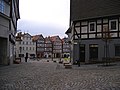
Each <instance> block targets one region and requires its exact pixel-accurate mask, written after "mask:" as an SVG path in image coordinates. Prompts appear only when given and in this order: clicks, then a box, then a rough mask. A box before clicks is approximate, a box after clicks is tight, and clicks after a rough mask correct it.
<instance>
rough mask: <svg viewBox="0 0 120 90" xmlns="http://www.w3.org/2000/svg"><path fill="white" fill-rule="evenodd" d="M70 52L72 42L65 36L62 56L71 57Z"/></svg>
mask: <svg viewBox="0 0 120 90" xmlns="http://www.w3.org/2000/svg"><path fill="white" fill-rule="evenodd" d="M70 52H71V49H70V43H69V41H68V38H66V37H65V38H63V39H62V57H65V56H67V57H69V56H70Z"/></svg>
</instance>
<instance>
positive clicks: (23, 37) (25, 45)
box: [16, 32, 36, 58]
mask: <svg viewBox="0 0 120 90" xmlns="http://www.w3.org/2000/svg"><path fill="white" fill-rule="evenodd" d="M26 53H28V57H29V58H33V57H36V43H35V42H33V40H32V36H31V35H30V34H29V33H24V34H22V33H21V32H20V33H18V34H17V36H16V58H19V57H22V58H25V56H26Z"/></svg>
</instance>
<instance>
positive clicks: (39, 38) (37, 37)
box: [32, 34, 44, 41]
mask: <svg viewBox="0 0 120 90" xmlns="http://www.w3.org/2000/svg"><path fill="white" fill-rule="evenodd" d="M32 40H33V41H37V40H44V37H43V35H42V34H40V35H35V36H32Z"/></svg>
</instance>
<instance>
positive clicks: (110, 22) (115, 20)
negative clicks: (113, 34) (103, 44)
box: [109, 19, 118, 31]
mask: <svg viewBox="0 0 120 90" xmlns="http://www.w3.org/2000/svg"><path fill="white" fill-rule="evenodd" d="M112 22H116V25H115V26H116V28H112ZM109 29H110V31H117V30H118V20H117V19H114V20H110V21H109Z"/></svg>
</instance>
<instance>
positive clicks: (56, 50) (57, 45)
mask: <svg viewBox="0 0 120 90" xmlns="http://www.w3.org/2000/svg"><path fill="white" fill-rule="evenodd" d="M50 39H51V41H52V44H53V57H54V58H60V57H62V40H61V38H60V37H59V36H51V37H50Z"/></svg>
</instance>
